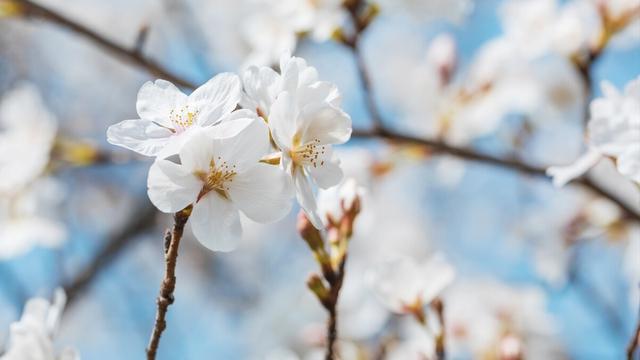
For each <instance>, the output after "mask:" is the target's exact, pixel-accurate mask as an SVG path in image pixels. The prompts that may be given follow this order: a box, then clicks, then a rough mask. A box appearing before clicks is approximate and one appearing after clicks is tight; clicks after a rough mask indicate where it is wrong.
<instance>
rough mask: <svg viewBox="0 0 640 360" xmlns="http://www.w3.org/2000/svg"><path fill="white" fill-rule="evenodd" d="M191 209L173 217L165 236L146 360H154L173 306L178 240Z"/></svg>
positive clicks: (180, 237) (186, 209)
mask: <svg viewBox="0 0 640 360" xmlns="http://www.w3.org/2000/svg"><path fill="white" fill-rule="evenodd" d="M191 208H192V207H191V205H189V206H188V207H186V208H185V209H183V210H181V211H179V212H177V213H176V214H175V215H174V217H173V218H174V224H173V229H172V230H171V236H170V238H169V237H168V236H166V235H165V272H164V279H163V280H162V284H161V285H160V294H159V295H158V299H157V305H158V310H157V312H156V321H155V324H154V326H153V331H152V332H151V338H150V339H149V345H148V346H147V359H148V360H153V359H155V358H156V353H157V351H158V345H160V337H161V336H162V332H163V331H164V329H166V328H167V321H166V319H165V317H166V315H167V310H168V309H169V305H171V304H173V300H174V298H173V291H174V290H175V288H176V264H177V261H178V249H179V247H180V240H181V239H182V233H183V231H184V226H185V225H186V224H187V220H189V216H190V215H191ZM167 240H169V241H167Z"/></svg>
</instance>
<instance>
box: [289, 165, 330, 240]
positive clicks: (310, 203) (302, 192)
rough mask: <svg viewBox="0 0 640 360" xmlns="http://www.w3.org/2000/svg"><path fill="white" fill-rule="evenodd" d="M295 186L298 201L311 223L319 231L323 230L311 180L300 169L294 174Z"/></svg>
mask: <svg viewBox="0 0 640 360" xmlns="http://www.w3.org/2000/svg"><path fill="white" fill-rule="evenodd" d="M293 185H294V186H295V189H296V198H297V199H298V203H300V206H301V207H302V209H303V210H304V212H305V214H307V217H308V218H309V221H311V223H312V224H313V226H315V227H316V228H317V229H323V228H324V226H323V224H322V219H321V218H320V215H318V205H317V204H316V199H315V197H314V196H313V190H311V184H310V183H309V179H308V178H307V177H306V176H305V175H304V172H303V170H302V169H300V168H298V169H295V171H294V172H293Z"/></svg>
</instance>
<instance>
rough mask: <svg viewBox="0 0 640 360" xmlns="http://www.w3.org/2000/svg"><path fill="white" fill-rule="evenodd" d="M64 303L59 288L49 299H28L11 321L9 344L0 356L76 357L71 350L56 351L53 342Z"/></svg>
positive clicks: (31, 359)
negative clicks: (21, 312) (21, 310)
mask: <svg viewBox="0 0 640 360" xmlns="http://www.w3.org/2000/svg"><path fill="white" fill-rule="evenodd" d="M65 303H66V295H65V293H64V291H63V290H62V289H57V290H56V292H55V294H54V299H53V303H49V301H47V300H45V299H41V298H34V299H31V300H29V301H28V302H27V304H26V305H25V308H24V312H23V314H22V317H21V318H20V321H18V322H15V323H13V324H11V329H10V340H9V346H8V347H7V352H6V353H5V354H4V355H3V356H2V357H0V360H79V359H80V357H79V356H78V354H77V353H76V351H75V350H73V349H71V348H66V349H64V350H63V351H61V352H59V353H58V352H57V351H56V349H55V347H54V344H53V339H54V337H55V335H56V332H57V329H58V326H59V323H60V317H61V315H62V311H63V309H64V305H65Z"/></svg>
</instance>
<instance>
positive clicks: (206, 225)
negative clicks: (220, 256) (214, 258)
mask: <svg viewBox="0 0 640 360" xmlns="http://www.w3.org/2000/svg"><path fill="white" fill-rule="evenodd" d="M189 222H190V223H191V230H192V231H193V235H194V236H195V237H196V238H197V239H198V241H200V243H201V244H202V245H204V246H205V247H207V248H208V249H210V250H213V251H231V250H233V249H235V247H236V245H237V243H238V241H239V239H240V237H241V235H242V227H241V226H240V216H239V214H238V210H237V209H235V208H234V207H233V204H232V203H231V202H230V201H228V200H225V199H223V198H222V197H220V195H218V194H217V193H216V192H214V191H212V192H209V193H208V194H207V195H206V196H205V197H203V198H202V199H200V201H198V202H197V203H196V204H195V205H194V206H193V213H192V214H191V218H190V219H189Z"/></svg>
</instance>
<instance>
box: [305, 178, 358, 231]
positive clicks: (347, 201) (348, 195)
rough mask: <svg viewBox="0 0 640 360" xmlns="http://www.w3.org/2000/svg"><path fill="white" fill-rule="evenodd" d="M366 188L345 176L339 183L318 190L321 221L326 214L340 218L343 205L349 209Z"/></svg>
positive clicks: (324, 218) (324, 219)
mask: <svg viewBox="0 0 640 360" xmlns="http://www.w3.org/2000/svg"><path fill="white" fill-rule="evenodd" d="M365 193H366V189H365V188H364V187H362V186H359V185H358V183H357V182H356V180H355V179H353V178H347V179H345V180H344V181H343V182H342V183H341V184H340V185H337V186H333V187H331V188H329V189H326V190H320V191H319V192H318V202H317V204H318V214H320V216H321V218H322V220H323V221H326V217H327V216H331V217H332V218H333V219H340V218H341V217H342V215H343V211H342V209H343V206H344V208H346V209H349V208H350V207H351V206H352V204H353V202H354V201H355V199H356V198H360V199H362V197H363V195H364V194H365Z"/></svg>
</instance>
